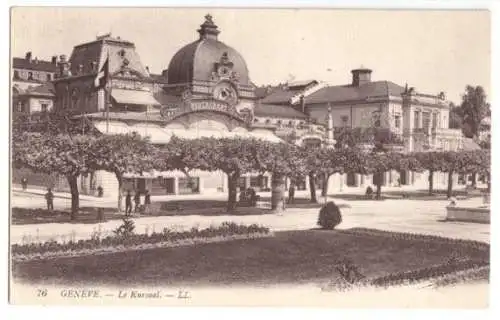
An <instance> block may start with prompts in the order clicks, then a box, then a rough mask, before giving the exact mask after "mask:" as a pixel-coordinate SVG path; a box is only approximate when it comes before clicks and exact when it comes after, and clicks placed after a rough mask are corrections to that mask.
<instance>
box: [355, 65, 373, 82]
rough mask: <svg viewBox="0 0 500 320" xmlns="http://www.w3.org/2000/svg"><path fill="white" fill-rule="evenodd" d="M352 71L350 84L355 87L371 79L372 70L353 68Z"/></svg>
mask: <svg viewBox="0 0 500 320" xmlns="http://www.w3.org/2000/svg"><path fill="white" fill-rule="evenodd" d="M351 73H352V85H353V86H355V87H359V86H362V85H364V84H366V83H369V82H370V81H371V75H372V70H370V69H366V68H359V69H354V70H352V71H351Z"/></svg>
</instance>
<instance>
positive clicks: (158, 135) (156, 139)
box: [94, 121, 172, 144]
mask: <svg viewBox="0 0 500 320" xmlns="http://www.w3.org/2000/svg"><path fill="white" fill-rule="evenodd" d="M94 126H95V127H96V128H97V130H99V131H100V132H102V133H104V134H106V133H108V134H127V133H132V132H137V133H138V134H140V135H141V136H142V137H149V139H150V141H151V143H154V144H165V143H168V142H169V141H170V138H171V136H172V134H171V133H170V132H167V131H166V130H163V129H159V128H154V127H147V126H127V125H126V124H123V125H122V124H118V123H109V125H108V126H106V122H105V121H98V122H94Z"/></svg>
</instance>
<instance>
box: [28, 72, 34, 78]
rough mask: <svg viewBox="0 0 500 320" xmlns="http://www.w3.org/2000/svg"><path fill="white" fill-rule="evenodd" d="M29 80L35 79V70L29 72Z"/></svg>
mask: <svg viewBox="0 0 500 320" xmlns="http://www.w3.org/2000/svg"><path fill="white" fill-rule="evenodd" d="M28 80H33V72H31V71H30V72H28Z"/></svg>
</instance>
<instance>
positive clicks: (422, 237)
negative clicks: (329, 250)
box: [338, 228, 490, 250]
mask: <svg viewBox="0 0 500 320" xmlns="http://www.w3.org/2000/svg"><path fill="white" fill-rule="evenodd" d="M338 232H347V233H349V234H353V235H356V234H358V235H371V236H383V237H390V238H391V239H395V240H397V239H401V240H407V241H413V240H418V241H430V242H436V241H438V242H442V243H456V244H460V245H462V246H468V247H472V248H475V249H482V250H489V249H490V245H489V244H488V243H485V242H481V241H476V240H466V239H454V238H446V237H441V236H435V235H426V234H419V233H407V232H392V231H384V230H375V229H366V228H352V229H348V230H338Z"/></svg>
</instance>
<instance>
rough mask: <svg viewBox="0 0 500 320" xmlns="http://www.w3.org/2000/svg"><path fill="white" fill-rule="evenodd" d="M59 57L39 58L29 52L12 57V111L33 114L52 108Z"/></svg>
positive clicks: (17, 113)
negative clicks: (54, 80)
mask: <svg viewBox="0 0 500 320" xmlns="http://www.w3.org/2000/svg"><path fill="white" fill-rule="evenodd" d="M57 63H58V61H57V57H56V56H54V57H52V60H51V61H45V60H39V59H38V58H37V57H33V55H32V53H31V52H27V53H26V56H25V57H24V58H17V57H14V58H13V59H12V78H11V79H12V112H13V114H14V116H16V115H26V116H32V115H37V114H39V113H42V112H47V111H49V110H51V109H52V107H53V104H54V98H55V95H54V92H53V86H52V84H51V81H52V80H53V79H54V75H55V73H56V70H57Z"/></svg>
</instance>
